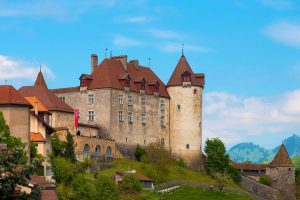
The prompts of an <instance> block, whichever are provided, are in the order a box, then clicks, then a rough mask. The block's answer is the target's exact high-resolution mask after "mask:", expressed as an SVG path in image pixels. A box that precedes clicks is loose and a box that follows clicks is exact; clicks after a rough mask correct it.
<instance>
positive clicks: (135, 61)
mask: <svg viewBox="0 0 300 200" xmlns="http://www.w3.org/2000/svg"><path fill="white" fill-rule="evenodd" d="M129 63H131V64H133V65H134V67H135V69H136V70H139V60H138V59H135V60H131V61H129Z"/></svg>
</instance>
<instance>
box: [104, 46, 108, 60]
mask: <svg viewBox="0 0 300 200" xmlns="http://www.w3.org/2000/svg"><path fill="white" fill-rule="evenodd" d="M107 50H108V49H107V48H106V49H105V53H104V57H105V58H106V54H107Z"/></svg>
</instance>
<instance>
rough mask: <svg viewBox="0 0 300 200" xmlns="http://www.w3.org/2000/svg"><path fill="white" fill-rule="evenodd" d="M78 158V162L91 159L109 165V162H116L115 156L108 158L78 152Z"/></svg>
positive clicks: (106, 156)
mask: <svg viewBox="0 0 300 200" xmlns="http://www.w3.org/2000/svg"><path fill="white" fill-rule="evenodd" d="M76 157H77V160H78V161H83V160H85V159H91V160H95V161H96V162H98V163H107V162H112V161H113V160H114V157H113V156H108V155H105V156H102V155H99V154H97V153H86V152H82V151H78V152H77V154H76Z"/></svg>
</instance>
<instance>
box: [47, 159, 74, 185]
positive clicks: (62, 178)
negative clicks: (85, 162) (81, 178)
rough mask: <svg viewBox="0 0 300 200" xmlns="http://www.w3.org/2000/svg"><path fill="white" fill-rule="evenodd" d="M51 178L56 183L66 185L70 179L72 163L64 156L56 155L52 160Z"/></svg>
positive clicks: (72, 172) (72, 173) (72, 169)
mask: <svg viewBox="0 0 300 200" xmlns="http://www.w3.org/2000/svg"><path fill="white" fill-rule="evenodd" d="M52 171H53V178H54V179H55V181H56V182H57V183H65V184H66V185H67V184H69V183H70V182H71V181H72V177H73V175H74V165H73V164H72V163H71V162H70V161H69V160H66V159H65V158H61V157H57V158H54V159H53V160H52Z"/></svg>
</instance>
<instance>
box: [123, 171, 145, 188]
mask: <svg viewBox="0 0 300 200" xmlns="http://www.w3.org/2000/svg"><path fill="white" fill-rule="evenodd" d="M142 189H143V185H142V183H141V182H140V181H139V179H138V178H137V177H136V176H134V175H132V174H130V175H128V176H125V177H124V178H123V183H122V190H129V191H136V192H140V191H142Z"/></svg>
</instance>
